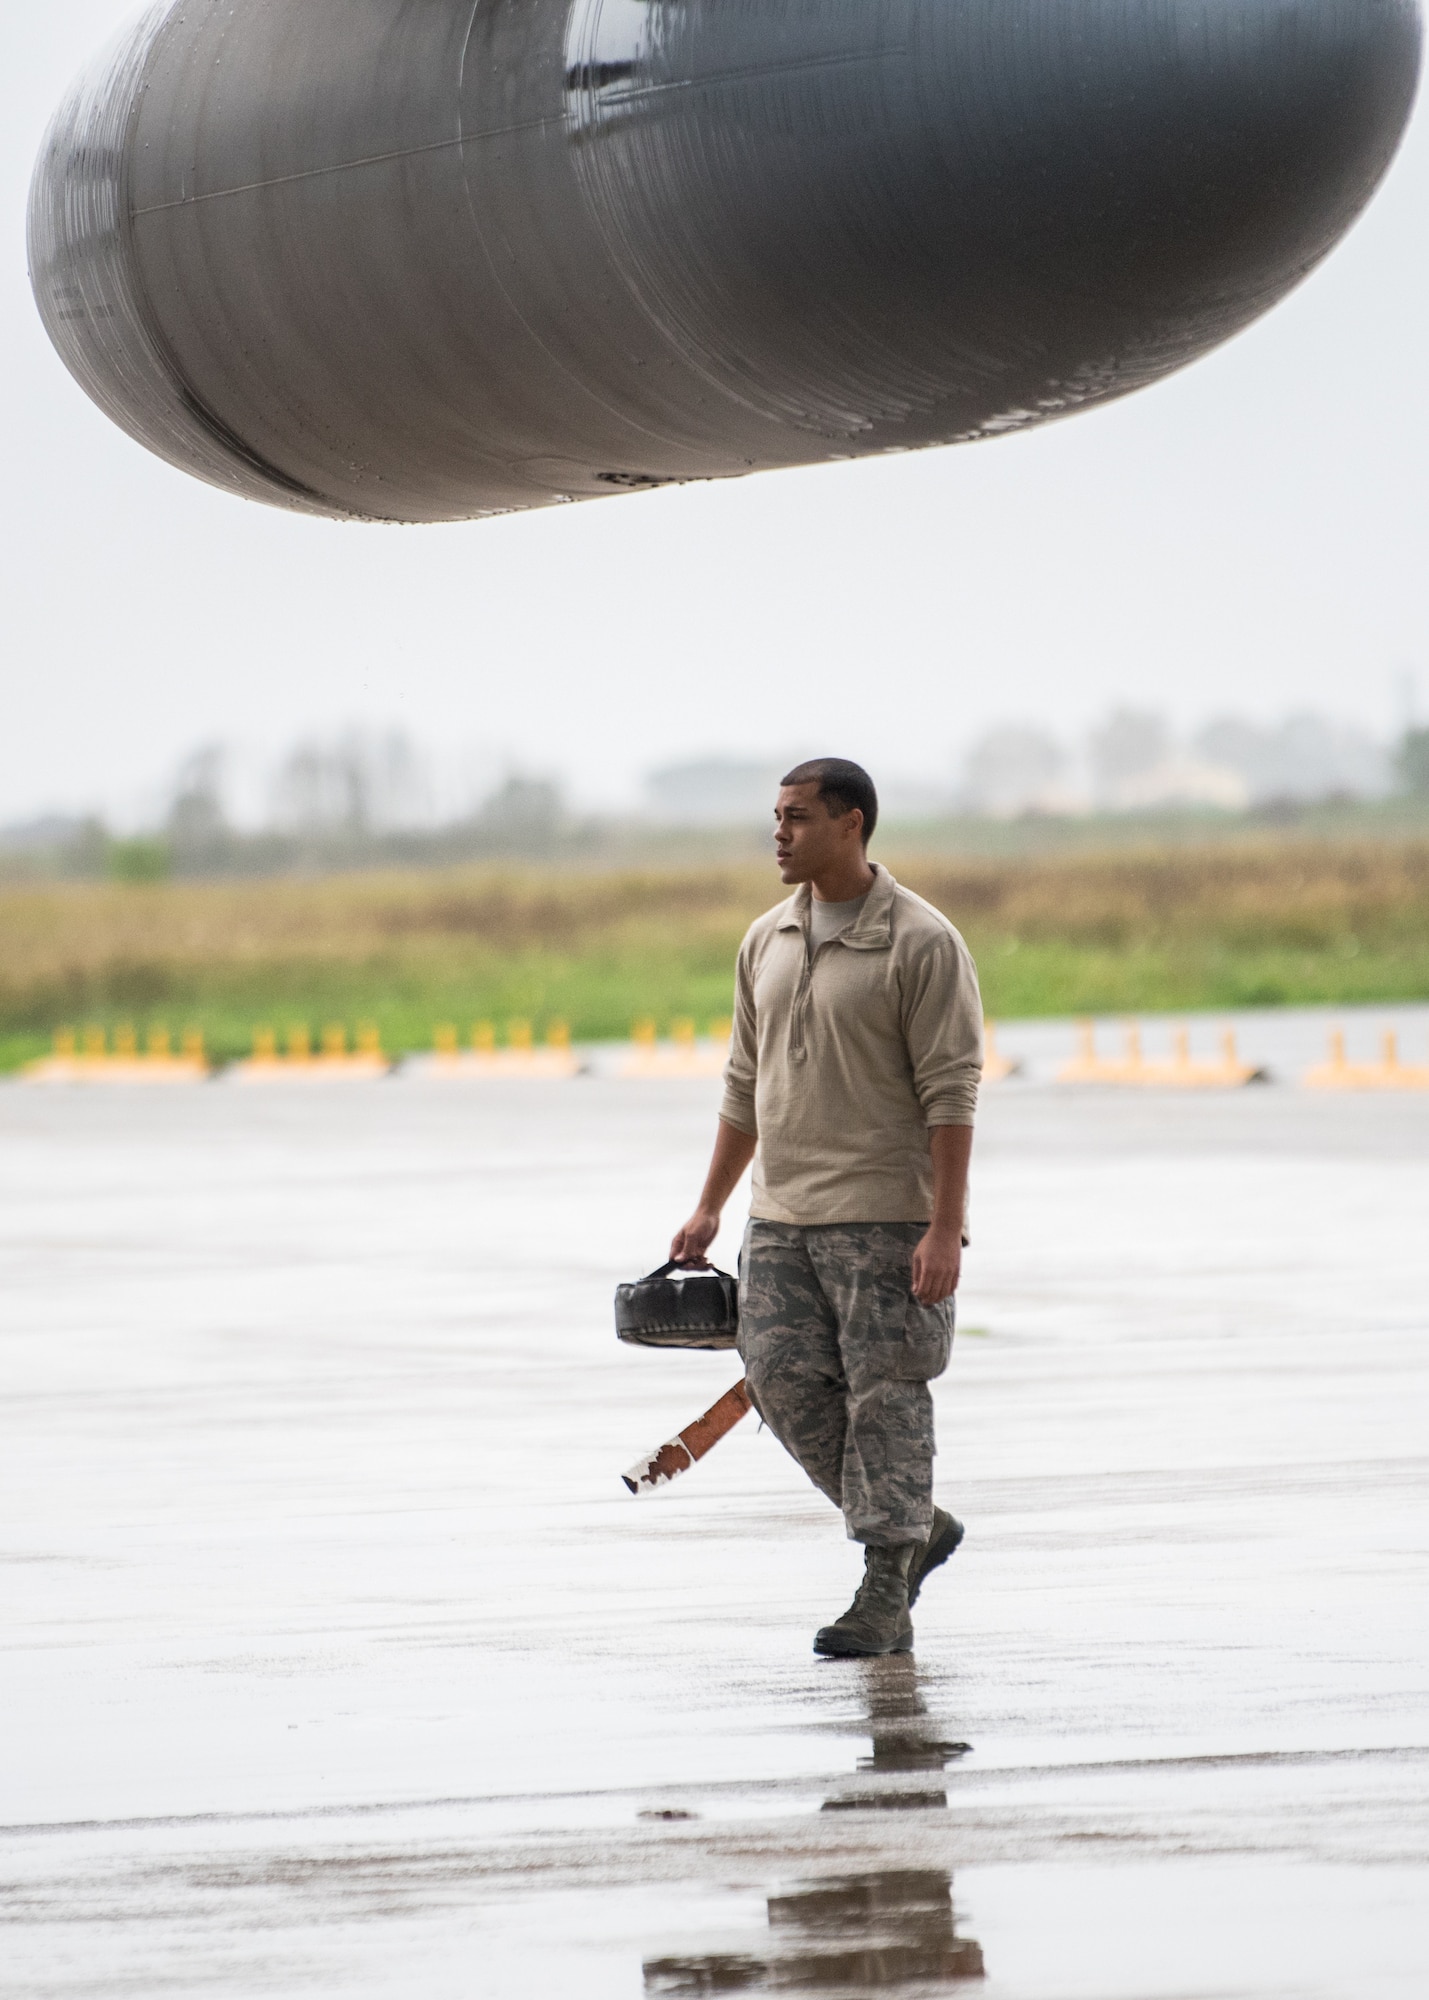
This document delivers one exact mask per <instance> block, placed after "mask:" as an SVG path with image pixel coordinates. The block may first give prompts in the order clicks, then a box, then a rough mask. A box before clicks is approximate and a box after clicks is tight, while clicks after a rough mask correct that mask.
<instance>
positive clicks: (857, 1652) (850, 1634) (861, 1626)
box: [814, 1542, 919, 1659]
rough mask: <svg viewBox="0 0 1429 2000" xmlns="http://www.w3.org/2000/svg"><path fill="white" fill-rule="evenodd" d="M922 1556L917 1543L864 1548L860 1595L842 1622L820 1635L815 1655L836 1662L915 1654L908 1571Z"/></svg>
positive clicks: (826, 1626)
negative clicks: (909, 1603)
mask: <svg viewBox="0 0 1429 2000" xmlns="http://www.w3.org/2000/svg"><path fill="white" fill-rule="evenodd" d="M918 1553H919V1545H918V1543H917V1542H900V1543H899V1545H898V1547H897V1548H896V1549H865V1550H864V1558H863V1560H864V1569H863V1582H862V1583H861V1584H860V1585H859V1587H858V1595H857V1596H856V1597H855V1598H854V1600H853V1603H852V1604H851V1605H850V1606H849V1608H848V1610H847V1611H845V1613H844V1615H843V1617H842V1618H836V1619H835V1620H834V1622H833V1624H832V1625H825V1627H824V1629H823V1630H822V1632H820V1633H818V1634H817V1635H816V1636H815V1639H814V1651H815V1652H816V1653H824V1654H828V1655H830V1656H832V1657H833V1658H835V1659H862V1658H866V1657H867V1656H868V1655H870V1654H876V1653H907V1652H911V1651H912V1647H913V1620H912V1619H911V1618H910V1617H909V1616H908V1571H909V1569H910V1567H911V1565H912V1562H913V1558H914V1557H915V1556H916V1555H917V1554H918Z"/></svg>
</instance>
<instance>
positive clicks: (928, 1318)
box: [898, 1298, 953, 1382]
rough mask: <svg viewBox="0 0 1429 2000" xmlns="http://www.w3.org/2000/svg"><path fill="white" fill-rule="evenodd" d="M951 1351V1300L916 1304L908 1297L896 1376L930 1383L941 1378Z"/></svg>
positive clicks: (907, 1380) (909, 1380)
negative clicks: (933, 1304)
mask: <svg viewBox="0 0 1429 2000" xmlns="http://www.w3.org/2000/svg"><path fill="white" fill-rule="evenodd" d="M952 1351H953V1301H952V1300H951V1299H944V1300H943V1302H942V1304H941V1305H937V1306H925V1305H920V1304H919V1303H918V1301H917V1299H912V1298H910V1299H909V1301H908V1309H907V1311H906V1313H905V1314H904V1317H903V1353H902V1357H901V1362H902V1365H901V1367H900V1368H899V1371H898V1372H899V1374H900V1375H901V1376H902V1378H903V1380H904V1381H905V1382H931V1381H932V1380H933V1378H934V1376H935V1375H941V1374H942V1372H943V1370H944V1369H945V1368H946V1367H947V1365H948V1358H949V1356H950V1355H951V1354H952Z"/></svg>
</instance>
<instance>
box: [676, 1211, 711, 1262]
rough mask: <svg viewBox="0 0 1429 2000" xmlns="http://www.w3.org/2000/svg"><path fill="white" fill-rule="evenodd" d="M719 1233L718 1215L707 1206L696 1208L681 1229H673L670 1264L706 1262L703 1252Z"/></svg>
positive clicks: (707, 1260)
mask: <svg viewBox="0 0 1429 2000" xmlns="http://www.w3.org/2000/svg"><path fill="white" fill-rule="evenodd" d="M718 1234H719V1216H718V1215H717V1214H716V1213H715V1212H714V1211H713V1210H712V1209H708V1208H697V1209H696V1210H695V1212H694V1214H693V1215H692V1216H691V1217H690V1219H689V1221H688V1222H687V1223H686V1224H685V1226H684V1228H683V1229H677V1230H676V1231H675V1238H674V1241H673V1242H672V1243H671V1245H670V1262H671V1263H672V1264H706V1263H708V1262H709V1259H708V1258H707V1257H706V1255H705V1252H706V1251H707V1250H708V1249H709V1247H710V1245H711V1243H713V1242H714V1240H715V1238H716V1236H718Z"/></svg>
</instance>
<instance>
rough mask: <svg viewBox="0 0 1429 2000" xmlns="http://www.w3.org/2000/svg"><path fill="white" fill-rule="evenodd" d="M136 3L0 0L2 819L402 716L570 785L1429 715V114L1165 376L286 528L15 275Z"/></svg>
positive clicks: (901, 763)
mask: <svg viewBox="0 0 1429 2000" xmlns="http://www.w3.org/2000/svg"><path fill="white" fill-rule="evenodd" d="M132 11H133V10H132V9H131V8H130V7H128V6H120V5H115V4H113V0H66V5H65V6H64V7H63V8H58V7H49V6H45V5H35V6H30V7H26V8H15V9H12V10H10V12H9V14H8V16H7V21H6V33H7V50H6V61H5V63H4V65H3V66H0V96H2V97H3V110H4V115H3V118H0V177H2V178H0V200H3V224H4V235H3V241H4V245H5V255H4V263H3V272H0V354H3V358H4V364H5V371H4V380H5V384H6V390H5V393H6V399H7V405H8V407H7V412H6V419H7V420H6V427H5V428H6V440H7V445H8V449H7V453H6V467H5V477H4V480H3V507H4V542H3V548H4V575H3V586H4V587H3V600H2V601H3V612H4V618H5V628H6V629H5V656H4V658H5V664H4V676H5V687H4V700H3V705H0V824H4V823H6V822H8V821H13V820H16V819H18V818H21V817H23V816H25V815H27V814H29V813H32V812H35V811H37V810H39V809H40V808H42V807H46V806H51V805H62V806H72V807H73V806H94V805H98V806H102V807H105V808H108V809H110V810H113V811H118V812H120V813H121V814H123V813H132V812H133V811H134V810H135V809H136V807H137V806H138V805H140V804H141V803H142V802H144V801H145V800H147V799H151V798H154V797H156V796H157V795H158V790H159V788H160V787H161V785H162V783H163V781H164V778H165V775H166V773H167V772H168V771H169V770H170V769H171V768H172V766H173V765H174V764H175V762H176V761H177V760H178V759H179V758H180V757H181V756H182V755H183V754H184V752H186V751H187V750H189V749H190V748H191V747H193V746H194V745H195V744H198V743H200V742H203V741H205V740H213V739H224V740H227V741H230V742H234V743H237V744H238V745H240V746H242V747H244V748H245V749H246V750H247V751H248V753H249V756H250V758H252V757H254V756H258V755H262V754H269V753H273V752H276V751H277V750H278V749H280V748H281V747H282V746H284V745H285V744H287V743H289V742H291V741H292V740H293V738H294V737H295V736H297V735H300V734H302V733H304V732H309V733H315V732H326V733H331V732H333V731H335V730H337V729H338V728H340V727H341V726H343V725H344V724H347V723H352V722H356V723H363V724H368V725H374V726H380V727H386V726H391V725H394V724H395V725H398V726H400V727H403V728H405V729H407V730H408V731H410V733H411V734H412V735H413V736H415V737H416V738H417V739H418V740H419V741H425V742H427V743H430V744H434V745H439V746H442V747H443V749H444V751H445V752H447V753H448V754H451V753H452V752H453V751H454V750H455V749H456V748H461V749H462V751H463V753H464V754H465V753H469V754H470V756H471V758H472V760H473V762H487V763H489V762H491V761H492V760H495V761H500V760H501V759H503V758H507V759H510V760H511V761H513V762H514V763H516V764H518V765H520V766H522V767H524V768H527V769H540V770H552V771H559V772H561V773H563V774H565V775H566V776H567V777H568V779H569V780H570V781H571V782H572V783H573V785H574V787H575V789H576V791H577V793H578V794H579V795H580V796H582V797H583V798H585V799H588V800H592V801H605V802H616V801H619V800H621V799H623V798H629V797H631V796H633V793H634V790H635V787H636V783H637V780H638V775H639V773H640V772H642V771H643V770H645V769H647V768H648V767H649V766H650V765H651V764H654V763H658V762H660V761H662V760H670V759H674V758H678V757H681V756H684V755H686V754H693V753H695V752H697V751H698V750H700V749H709V750H717V751H726V752H732V753H745V752H748V753H759V752H776V753H777V752H780V751H783V750H785V749H786V748H787V749H788V750H790V751H794V750H804V751H807V752H810V753H812V752H818V751H825V750H827V751H833V752H836V753H839V754H843V755H851V756H856V757H859V758H860V759H862V760H864V761H865V762H867V763H868V764H869V765H870V766H871V767H872V768H873V769H874V771H875V774H876V773H877V772H878V771H879V770H884V771H891V770H895V769H896V770H898V771H901V772H907V773H909V774H911V775H926V776H929V777H938V776H943V775H946V774H947V773H948V772H949V771H950V770H951V769H952V767H953V765H954V763H955V761H956V759H957V757H958V755H959V753H960V751H961V749H962V748H964V747H965V746H966V745H967V743H968V742H969V740H970V739H971V738H973V737H974V736H975V735H976V734H977V732H978V731H979V730H980V729H981V728H983V727H985V726H986V725H987V724H988V723H990V722H993V721H996V720H1001V719H1016V718H1032V719H1036V720H1040V721H1044V722H1048V723H1050V724H1052V725H1053V726H1054V727H1058V728H1061V729H1065V730H1067V731H1068V732H1076V731H1079V730H1080V729H1081V728H1083V727H1084V726H1085V725H1086V724H1087V723H1088V722H1089V721H1091V720H1093V719H1094V718H1095V717H1097V716H1098V715H1099V714H1101V713H1102V712H1104V711H1105V710H1106V709H1107V708H1108V707H1109V706H1110V705H1112V704H1113V703H1117V702H1131V703H1136V704H1142V705H1150V706H1158V707H1163V708H1165V709H1167V710H1169V711H1170V712H1171V713H1172V714H1173V715H1174V716H1175V717H1176V718H1177V719H1178V720H1179V721H1181V722H1184V723H1191V722H1195V721H1198V720H1200V719H1202V718H1204V717H1205V716H1208V715H1210V714H1212V713H1215V712H1216V711H1219V710H1223V709H1227V708H1229V709H1234V710H1236V711H1239V712H1241V713H1245V714H1248V715H1251V716H1257V717H1263V718H1267V719H1268V718H1271V717H1275V716H1278V715H1280V714H1282V713H1284V712H1285V711H1286V710H1287V709H1291V708H1294V707H1298V706H1312V707H1316V708H1319V709H1322V710H1324V711H1326V712H1328V713H1331V714H1334V715H1338V716H1341V717H1343V718H1345V719H1348V720H1351V721H1357V722H1359V723H1360V724H1362V725H1364V726H1367V727H1369V728H1371V729H1373V730H1375V731H1377V732H1379V733H1387V732H1388V731H1389V730H1390V729H1391V728H1392V727H1394V726H1395V725H1396V723H1397V721H1398V719H1399V709H1398V704H1399V701H1400V695H1399V693H1398V690H1399V688H1401V687H1402V685H1403V677H1404V676H1405V674H1406V673H1408V672H1413V673H1416V674H1417V677H1418V685H1419V690H1420V693H1419V700H1420V704H1421V707H1429V645H1427V644H1426V611H1425V596H1426V578H1429V560H1426V555H1427V554H1429V551H1426V535H1425V527H1426V505H1425V503H1426V497H1429V496H1427V495H1426V485H1427V484H1429V367H1426V359H1425V357H1426V355H1429V269H1426V256H1425V216H1426V209H1429V132H1426V119H1425V115H1424V112H1423V110H1422V107H1421V110H1420V112H1419V114H1418V115H1417V117H1416V120H1415V123H1414V125H1413V127H1412V128H1411V131H1410V134H1409V137H1408V139H1407V141H1406V144H1405V146H1404V149H1403V151H1402V153H1401V155H1400V158H1399V160H1398V162H1397V163H1396V165H1395V166H1394V167H1393V169H1392V170H1391V173H1390V176H1389V179H1388V180H1387V182H1386V184H1385V186H1384V187H1383V189H1382V190H1381V192H1380V194H1379V195H1378V197H1377V198H1376V200H1375V201H1374V202H1373V204H1372V205H1371V207H1370V209H1369V211H1368V212H1367V214H1366V215H1365V217H1364V218H1363V219H1362V220H1361V222H1360V223H1359V224H1358V226H1357V228H1356V229H1355V230H1354V232H1353V233H1352V234H1351V236H1350V237H1349V238H1348V239H1347V241H1346V242H1345V244H1344V245H1343V247H1342V248H1341V249H1339V250H1338V251H1337V252H1335V254H1334V255H1333V256H1332V257H1331V258H1330V260H1329V262H1328V263H1327V264H1326V265H1325V266H1324V267H1323V268H1322V269H1321V270H1320V271H1319V272H1317V273H1316V274H1315V275H1314V276H1313V277H1312V278H1311V279H1310V280H1309V282H1308V283H1307V284H1305V285H1304V286H1302V287H1301V289H1300V290H1299V291H1298V292H1297V293H1295V294H1294V295H1293V296H1292V297H1291V298H1290V299H1289V300H1287V301H1286V303H1284V304H1283V305H1281V306H1280V307H1278V308H1277V309H1276V311H1275V312H1273V313H1272V314H1271V315H1270V316H1269V317H1268V318H1267V319H1265V320H1262V321H1261V322H1260V323H1259V324H1258V325H1257V326H1255V327H1252V328H1251V329H1250V330H1249V331H1248V332H1247V333H1244V334H1242V335H1241V336H1240V338H1239V339H1237V340H1235V341H1233V342H1232V343H1231V344H1230V345H1229V346H1228V347H1225V348H1222V349H1221V350H1220V351H1219V352H1218V353H1216V354H1214V355H1212V356H1211V357H1210V358H1209V359H1208V360H1205V361H1202V362H1200V363H1198V364H1197V365H1196V366H1195V367H1193V368H1191V369H1189V370H1188V371H1186V372H1185V373H1184V374H1182V375H1180V376H1178V377H1176V378H1175V379H1173V380H1172V381H1170V382H1168V383H1165V384H1163V385H1162V386H1160V387H1158V388H1153V389H1150V390H1148V391H1145V392H1144V393H1143V394H1141V395H1139V396H1135V397H1132V398H1130V399H1129V400H1127V401H1125V402H1122V403H1120V404H1117V405H1114V406H1112V407H1110V408H1108V409H1105V410H1100V411H1094V412H1092V413H1090V414H1089V415H1085V416H1081V417H1076V418H1073V419H1072V420H1071V421H1070V422H1066V423H1062V424H1057V425H1052V426H1049V427H1047V428H1046V429H1045V430H1042V431H1040V432H1037V433H1033V434H1029V435H1025V436H1021V437H1012V438H1007V439H1003V440H999V441H997V442H993V443H987V444H981V445H977V446H973V447H966V446H964V447H957V448H953V449H950V450H946V451H933V452H924V453H920V454H917V455H910V456H907V457H901V458H894V459H883V460H880V461H871V462H869V463H866V464H861V465H859V464H845V465H825V466H821V467H819V468H817V469H816V470H813V471H809V472H785V473H774V474H766V475H764V476H762V477H759V478H755V479H749V480H739V481H730V482H727V483H720V484H713V485H709V486H694V487H685V488H681V489H672V490H667V491H664V492H660V493H654V494H639V495H631V496H629V497H623V498H618V499H612V500H609V501H603V502H595V503H592V504H588V505H584V506H576V507H567V508H556V509H552V510H549V511H543V512H539V513H532V514H526V515H523V516H519V517H512V518H507V519H502V520H496V521H487V522H474V523H470V524H465V525H460V526H451V527H434V528H431V527H429V528H382V527H370V526H354V525H346V524H337V523H327V522H318V521H309V520H304V519H302V518H300V517H299V516H297V515H290V514H285V513H280V512H277V511H275V510H272V509H268V508H265V507H261V506H257V505H254V504H253V503H251V502H245V501H241V500H235V499H230V498H228V497H227V496H225V495H223V494H220V493H218V492H215V491H213V490H211V489H210V488H208V487H205V486H202V485H199V484H198V483H197V482H196V481H193V480H191V479H188V478H186V477H185V476H184V475H183V474H181V473H178V472H175V471H173V470H171V469H170V468H169V467H168V466H166V465H163V464H161V463H160V462H159V461H158V460H157V459H154V458H151V457H149V455H148V454H147V453H146V452H144V451H143V450H141V448H140V447H139V446H138V445H135V444H132V443H131V442H130V441H129V439H128V438H127V437H125V436H123V435H122V434H121V433H120V432H119V431H118V430H116V429H114V428H113V427H112V426H111V425H110V424H109V423H108V422H107V421H106V420H105V419H104V418H103V417H101V416H100V414H99V413H98V411H97V410H95V409H94V408H93V407H92V406H91V405H90V404H89V402H88V401H87V400H86V398H85V397H84V396H83V395H82V394H81V392H80V391H79V389H78V388H76V387H75V385H74V384H73V383H72V382H71V380H70V378H69V377H68V375H67V374H66V373H65V371H64V369H63V368H62V367H61V365H60V363H59V361H58V360H57V359H56V358H55V356H54V355H53V353H52V352H51V350H50V347H49V345H48V343H47V341H46V339H45V336H44V334H43V332H42V330H41V328H40V324H39V321H38V319H37V318H36V315H35V312H34V308H33V306H32V304H31V301H30V295H29V287H28V283H27V280H26V276H25V268H24V247H23V244H24V237H23V219H24V203H25V194H26V186H27V182H28V178H29V172H30V167H31V163H32V160H33V158H34V155H35V153H36V151H37V149H38V145H39V140H40V136H41V133H42V131H43V128H44V125H45V122H46V120H47V118H48V116H49V113H50V111H51V109H52V107H53V105H54V103H55V101H56V99H57V98H58V96H59V94H60V92H61V91H62V90H63V88H64V86H65V84H66V83H67V81H68V80H69V78H70V76H71V74H72V72H73V71H74V70H75V69H76V68H78V66H79V65H80V64H81V63H82V62H83V61H84V59H85V58H86V57H87V56H88V55H89V54H90V53H91V51H92V50H93V48H94V47H95V46H96V45H97V44H98V43H100V42H102V41H103V40H104V39H105V38H106V37H107V36H108V35H109V34H110V32H111V31H112V30H113V28H114V27H115V26H116V25H117V24H118V23H119V22H121V21H122V20H124V19H125V18H126V17H127V16H128V15H129V14H130V13H131V12H132Z"/></svg>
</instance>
